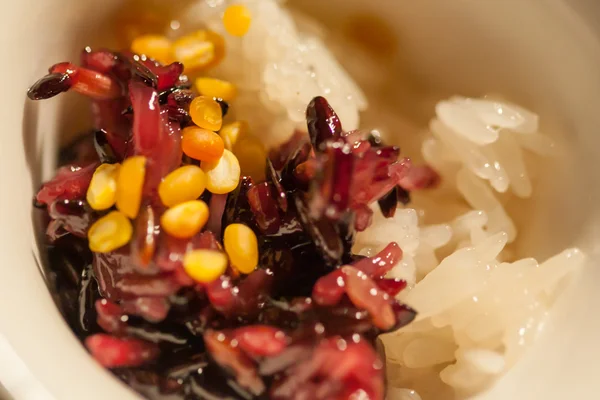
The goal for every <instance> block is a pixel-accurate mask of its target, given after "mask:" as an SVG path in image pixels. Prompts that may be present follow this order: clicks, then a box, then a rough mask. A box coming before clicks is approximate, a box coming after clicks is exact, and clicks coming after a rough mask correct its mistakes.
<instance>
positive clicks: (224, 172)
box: [200, 150, 240, 194]
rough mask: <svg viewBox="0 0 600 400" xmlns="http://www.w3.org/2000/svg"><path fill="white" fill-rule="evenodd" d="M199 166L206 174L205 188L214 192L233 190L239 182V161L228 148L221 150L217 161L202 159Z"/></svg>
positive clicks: (222, 192) (220, 192) (221, 192)
mask: <svg viewBox="0 0 600 400" xmlns="http://www.w3.org/2000/svg"><path fill="white" fill-rule="evenodd" d="M200 168H202V171H204V173H205V174H206V188H207V189H208V190H209V191H210V192H211V193H214V194H225V193H229V192H231V191H233V190H234V189H235V188H236V187H237V185H238V183H239V182H240V163H239V161H238V159H237V157H236V156H234V155H233V153H232V152H230V151H229V150H223V156H221V158H220V159H219V161H217V162H214V163H210V162H206V161H202V163H201V164H200Z"/></svg>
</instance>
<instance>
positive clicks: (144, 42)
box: [131, 35, 173, 64]
mask: <svg viewBox="0 0 600 400" xmlns="http://www.w3.org/2000/svg"><path fill="white" fill-rule="evenodd" d="M131 51H132V52H134V53H136V54H139V55H142V54H144V55H146V56H147V57H150V58H153V59H155V60H156V61H158V62H161V63H163V64H170V63H171V62H173V48H172V44H171V41H170V40H169V39H167V38H166V37H164V36H161V35H143V36H139V37H137V38H135V39H134V40H133V42H131Z"/></svg>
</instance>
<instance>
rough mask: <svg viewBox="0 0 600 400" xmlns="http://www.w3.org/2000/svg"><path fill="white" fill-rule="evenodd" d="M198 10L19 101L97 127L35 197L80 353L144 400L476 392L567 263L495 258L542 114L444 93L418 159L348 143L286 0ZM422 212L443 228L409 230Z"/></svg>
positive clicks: (522, 186)
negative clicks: (86, 118)
mask: <svg viewBox="0 0 600 400" xmlns="http://www.w3.org/2000/svg"><path fill="white" fill-rule="evenodd" d="M197 7H199V9H200V11H201V12H200V13H199V14H196V13H194V14H191V15H196V16H198V19H199V20H201V21H202V22H203V25H205V26H204V28H203V29H200V30H197V31H190V32H189V33H184V34H181V35H179V36H178V37H173V38H170V37H167V36H165V35H161V34H156V33H155V34H152V35H141V36H137V37H135V38H134V39H133V40H132V42H131V48H130V50H128V51H122V52H114V51H108V50H92V49H90V48H86V49H85V50H84V52H83V53H82V58H81V62H80V65H74V64H71V63H61V64H56V65H54V66H52V67H51V68H50V71H49V74H48V75H46V76H45V77H43V78H42V79H40V80H39V81H38V82H36V83H35V84H34V85H33V86H32V87H31V88H30V90H29V96H30V98H32V99H44V98H49V97H52V96H55V95H57V94H59V93H62V92H66V91H75V92H78V93H79V94H82V95H84V96H87V97H88V98H90V100H91V105H92V111H93V114H94V124H93V130H92V131H91V132H90V133H87V134H85V135H83V136H81V138H79V139H78V140H77V141H76V142H74V143H72V144H70V145H69V146H67V147H66V148H65V149H63V151H62V153H61V167H60V168H59V169H58V171H57V173H56V176H55V178H53V179H52V180H51V181H49V182H47V183H45V184H44V185H43V186H42V188H41V189H40V191H39V192H38V194H37V196H36V205H37V206H38V207H39V208H40V214H41V215H42V217H44V218H46V221H47V227H46V235H47V238H48V254H49V259H50V261H51V262H50V267H51V269H52V270H53V271H54V273H55V274H56V276H57V286H56V288H55V289H56V295H57V297H58V298H59V305H60V306H61V308H62V310H63V312H64V313H65V315H66V317H67V320H68V321H69V323H70V325H71V327H72V328H73V330H74V331H75V333H76V334H77V335H78V337H80V338H81V339H82V341H83V342H84V343H85V346H86V347H87V348H88V350H89V351H90V353H91V354H92V356H94V358H95V359H96V360H97V361H98V362H100V363H101V364H102V365H104V366H105V367H107V368H110V369H111V370H112V371H113V372H114V373H115V375H117V376H118V377H119V378H120V379H122V380H123V381H124V382H126V383H127V384H128V385H130V386H131V387H132V388H133V389H135V390H136V391H138V392H140V393H142V394H143V395H145V396H147V397H148V398H173V399H175V398H275V399H288V398H289V399H300V398H311V399H319V398H322V399H349V398H371V399H382V398H383V397H384V396H385V393H386V391H387V393H388V396H389V397H391V398H402V399H404V398H406V399H415V398H418V396H419V394H420V395H422V396H423V397H424V398H436V399H438V398H444V397H445V396H449V394H448V393H450V392H451V391H452V392H453V394H456V395H458V396H467V395H470V394H472V393H474V392H477V391H480V390H483V389H484V388H485V387H487V386H488V385H489V384H491V383H492V382H493V380H494V379H495V378H497V377H498V376H500V375H501V374H502V373H503V372H504V371H506V369H507V368H509V367H510V366H512V365H513V364H514V362H515V361H516V360H517V359H518V356H519V355H520V354H521V352H522V348H523V347H524V346H525V345H527V344H528V343H530V342H531V341H532V340H533V339H534V337H535V335H536V333H537V332H538V331H539V330H540V327H541V326H542V324H543V317H544V315H545V313H546V312H547V310H548V308H549V306H550V305H551V303H552V301H553V299H554V298H555V297H556V295H557V293H558V291H559V289H560V287H561V286H562V285H561V284H562V283H563V281H562V279H563V278H565V277H566V276H567V275H568V274H569V272H570V271H572V270H573V269H575V268H576V267H577V265H579V264H580V263H581V262H582V260H583V255H582V254H581V252H580V251H578V250H577V249H569V250H565V251H564V252H562V253H560V254H559V255H557V256H556V257H553V258H551V259H550V260H548V261H546V262H544V263H541V264H538V263H537V262H536V261H535V260H533V259H528V258H525V259H520V260H517V259H515V258H514V256H511V254H510V252H509V250H510V249H506V248H505V246H506V245H507V244H508V243H511V242H514V241H515V240H516V238H517V230H516V227H515V224H514V222H513V220H512V218H511V216H510V214H509V212H507V210H506V208H505V207H504V205H505V203H506V201H507V199H508V198H510V197H511V196H517V197H523V198H526V197H528V196H530V195H531V192H532V190H533V184H532V179H531V177H530V175H529V174H528V165H527V160H528V155H527V152H529V151H533V152H537V153H542V154H545V153H552V152H553V151H554V149H555V147H556V146H554V145H553V144H552V143H551V142H550V141H549V139H547V138H546V137H545V136H543V135H542V134H540V133H538V132H537V116H535V115H534V114H532V113H531V112H529V111H527V110H525V109H523V108H521V107H518V106H516V105H514V104H511V103H509V102H505V101H501V100H497V99H494V98H484V99H468V98H463V97H454V98H451V99H449V100H444V101H441V102H439V103H438V104H437V106H436V107H435V112H436V118H434V120H433V121H432V122H431V124H430V129H429V130H430V133H431V134H430V135H429V136H428V137H427V138H426V139H425V140H424V141H423V147H422V151H423V156H424V159H425V161H426V163H425V164H419V163H415V162H412V161H411V160H410V159H409V158H400V150H399V148H398V147H396V146H392V145H388V144H386V141H387V139H388V138H385V137H384V138H382V136H381V135H379V133H378V132H377V131H366V130H358V128H359V112H360V111H362V110H364V109H366V107H367V100H366V98H365V96H364V95H363V93H362V91H361V90H360V88H359V87H358V85H357V84H356V83H354V82H353V80H352V79H351V78H350V77H349V75H348V74H347V73H346V72H345V71H344V70H343V68H342V67H341V66H340V65H339V64H338V63H337V62H336V61H335V59H334V57H333V56H332V55H331V54H330V53H329V52H328V50H327V47H326V46H325V45H324V44H323V43H322V42H321V41H319V39H318V38H315V37H313V36H311V35H308V34H303V33H299V32H298V31H297V30H296V28H295V25H294V21H293V18H292V15H291V14H290V13H289V12H288V11H287V10H285V9H284V8H282V7H281V6H280V5H279V3H278V2H275V1H270V0H265V1H262V2H254V3H253V2H248V3H243V4H236V5H230V4H224V3H219V2H216V3H214V2H204V1H202V2H199V3H197ZM196 11H198V10H196ZM187 18H188V19H189V18H190V17H189V15H188V17H187ZM342 124H343V125H342ZM371 128H377V126H374V127H371ZM397 139H398V140H400V141H402V135H401V132H399V134H398V138H397ZM545 155H549V154H545ZM550 155H551V154H550ZM407 156H411V155H410V154H408V155H407ZM411 197H412V198H413V200H414V201H411ZM431 213H436V215H437V216H438V218H439V219H441V221H445V222H444V223H438V224H435V225H423V224H422V223H420V221H419V219H420V218H421V219H423V218H424V216H426V215H429V214H431ZM383 333H387V334H386V335H381V334H383ZM379 335H381V336H379ZM378 337H380V339H381V340H382V342H383V344H384V346H385V352H384V353H385V359H383V358H382V357H381V354H378V352H377V351H376V350H375V349H376V346H375V341H376V339H377V338H378ZM384 364H386V365H387V371H386V368H384ZM385 372H387V384H386V383H385V379H384V373H385ZM386 386H387V387H386ZM413 389H418V390H417V392H418V393H419V394H417V393H415V392H414V391H413Z"/></svg>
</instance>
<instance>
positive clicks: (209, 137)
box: [181, 126, 225, 162]
mask: <svg viewBox="0 0 600 400" xmlns="http://www.w3.org/2000/svg"><path fill="white" fill-rule="evenodd" d="M181 136H182V137H181V149H182V150H183V152H184V153H185V155H187V156H188V157H191V158H193V159H195V160H200V161H207V162H216V161H218V160H219V159H220V158H221V156H222V155H223V150H224V147H225V145H224V144H223V139H221V137H220V136H219V135H218V134H216V133H215V132H213V131H209V130H206V129H202V128H198V127H197V126H188V127H186V128H184V129H183V132H182V134H181Z"/></svg>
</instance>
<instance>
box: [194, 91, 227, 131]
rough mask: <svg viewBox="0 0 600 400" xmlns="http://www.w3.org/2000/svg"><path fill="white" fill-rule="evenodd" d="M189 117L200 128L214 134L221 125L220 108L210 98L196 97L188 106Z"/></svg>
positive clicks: (221, 115)
mask: <svg viewBox="0 0 600 400" xmlns="http://www.w3.org/2000/svg"><path fill="white" fill-rule="evenodd" d="M190 117H192V121H193V122H194V124H196V125H198V126H199V127H200V128H204V129H208V130H209V131H213V132H216V131H218V130H219V129H221V125H222V124H223V111H222V110H221V106H220V105H219V103H217V102H216V101H215V100H214V99H213V98H212V97H206V96H198V97H196V98H195V99H194V100H192V103H191V104H190Z"/></svg>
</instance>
